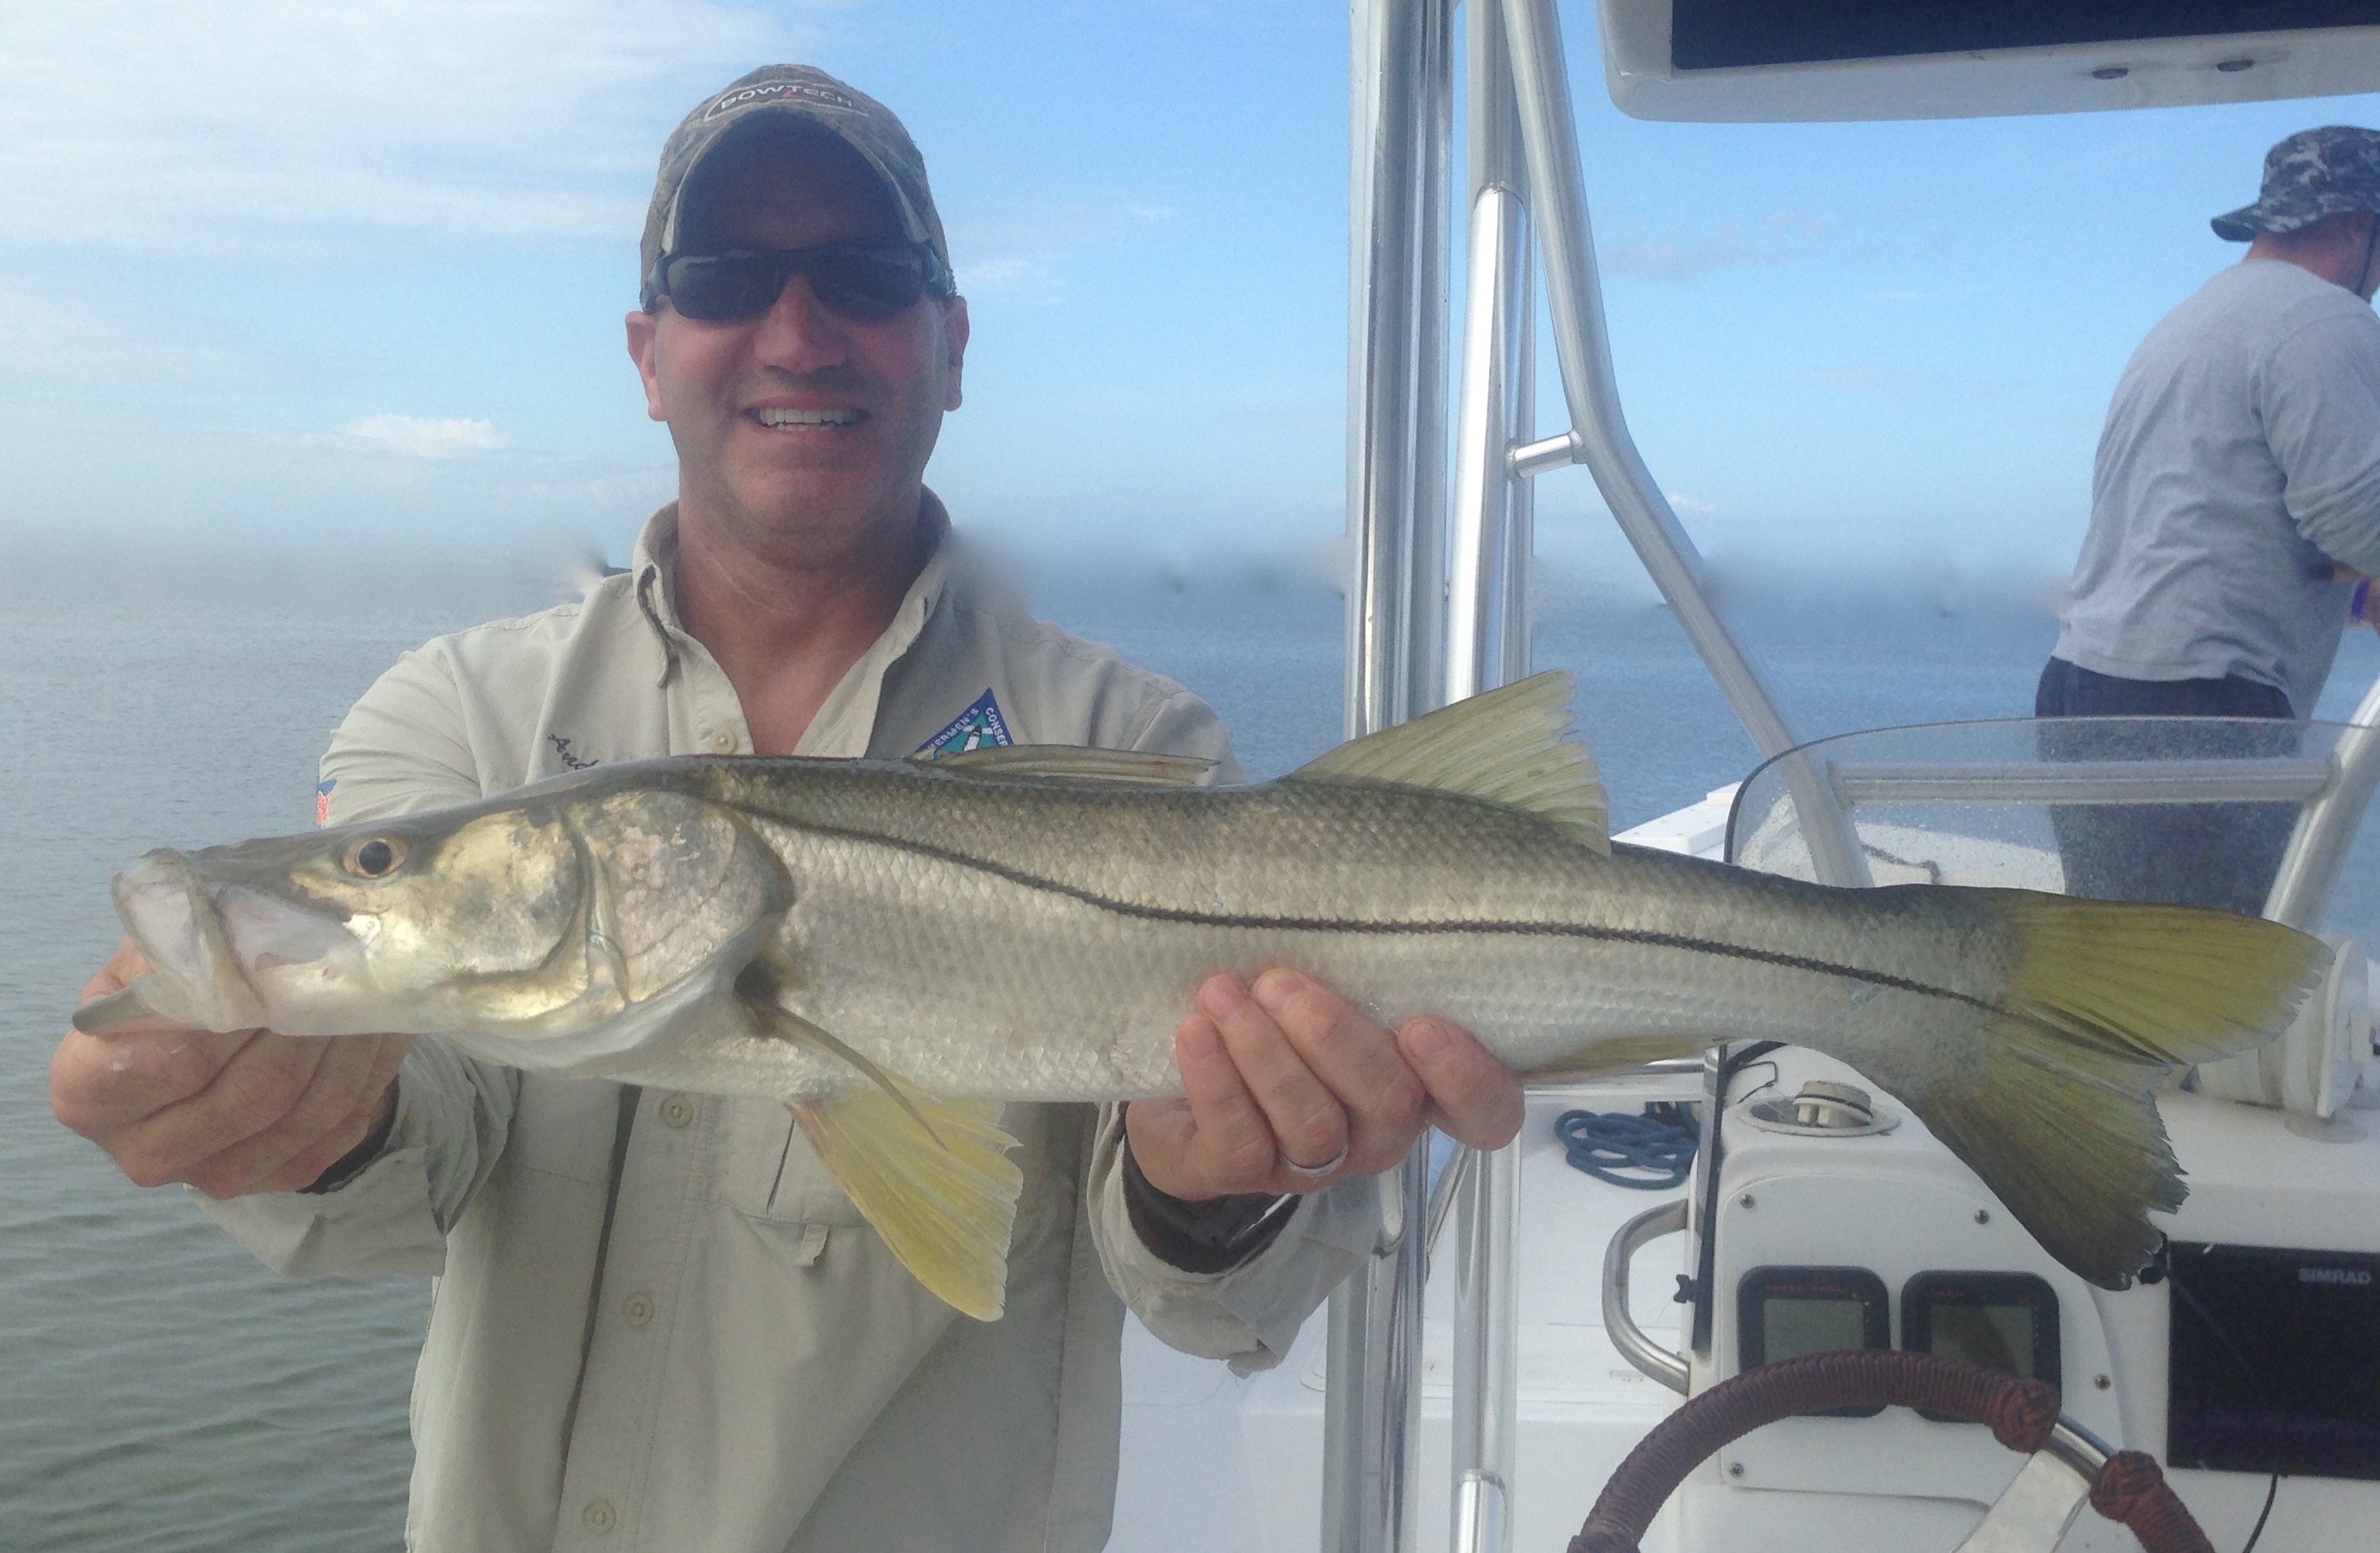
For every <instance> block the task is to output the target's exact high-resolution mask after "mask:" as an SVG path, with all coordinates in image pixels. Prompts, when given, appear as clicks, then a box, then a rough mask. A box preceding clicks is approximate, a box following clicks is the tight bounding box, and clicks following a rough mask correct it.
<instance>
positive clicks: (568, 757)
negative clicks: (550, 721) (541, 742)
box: [545, 734, 602, 771]
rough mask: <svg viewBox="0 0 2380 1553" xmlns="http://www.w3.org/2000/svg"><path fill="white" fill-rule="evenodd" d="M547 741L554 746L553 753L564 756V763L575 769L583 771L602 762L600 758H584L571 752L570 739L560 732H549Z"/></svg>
mask: <svg viewBox="0 0 2380 1553" xmlns="http://www.w3.org/2000/svg"><path fill="white" fill-rule="evenodd" d="M545 742H546V743H548V744H550V745H552V746H553V753H554V754H556V755H558V756H560V757H561V758H562V763H563V764H564V765H565V766H566V767H568V768H569V769H570V770H574V771H583V770H587V769H588V768H589V767H590V766H600V765H601V764H602V762H601V761H600V760H582V759H580V758H578V757H577V756H576V755H573V754H571V753H570V741H569V740H568V739H565V738H564V737H563V736H562V735H561V734H547V735H546V736H545Z"/></svg>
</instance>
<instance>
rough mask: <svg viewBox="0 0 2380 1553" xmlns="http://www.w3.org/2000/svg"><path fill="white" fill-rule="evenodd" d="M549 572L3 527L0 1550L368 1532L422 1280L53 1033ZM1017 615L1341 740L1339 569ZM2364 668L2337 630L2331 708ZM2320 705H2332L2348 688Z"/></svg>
mask: <svg viewBox="0 0 2380 1553" xmlns="http://www.w3.org/2000/svg"><path fill="white" fill-rule="evenodd" d="M558 574H559V568H552V569H548V568H543V567H539V566H533V565H505V564H484V563H480V564H465V563H459V562H458V563H453V564H443V565H441V564H423V563H420V562H418V561H415V562H406V563H398V562H393V561H389V560H384V559H383V560H355V561H350V562H345V563H331V562H306V563H297V562H288V563H283V564H258V563H255V562H252V561H249V562H241V561H233V560H228V559H222V558H216V559H209V558H204V557H200V558H185V559H182V560H179V561H176V562H174V563H172V564H164V563H160V562H157V561H155V560H154V559H153V558H152V559H147V560H134V559H129V558H124V557H115V558H108V559H105V560H104V561H103V563H101V564H94V563H93V562H92V561H91V559H90V558H87V557H43V556H30V557H25V556H20V557H15V558H12V559H11V563H10V564H9V565H7V566H6V567H0V730H5V731H6V734H5V736H6V746H5V747H0V817H5V819H0V1183H5V1186H6V1189H5V1191H0V1549H7V1550H10V1553H35V1550H50V1549H68V1548H72V1549H127V1550H130V1549H157V1550H160V1553H165V1550H173V1553H200V1550H206V1549H218V1548H220V1549H234V1548H237V1549H245V1550H276V1553H277V1550H288V1553H297V1550H300V1549H304V1550H313V1549H320V1548H325V1547H338V1548H341V1549H346V1550H353V1553H372V1550H378V1549H388V1548H395V1547H397V1546H398V1545H399V1539H400V1529H401V1526H402V1523H403V1511H404V1498H405V1482H406V1476H407V1472H408V1471H409V1467H410V1460H409V1450H408V1446H407V1433H406V1396H407V1385H408V1382H409V1378H410V1373H411V1366H412V1362H413V1355H414V1353H415V1350H416V1349H417V1347H418V1345H419V1341H420V1334H421V1329H422V1323H423V1321H424V1319H425V1317H426V1311H427V1297H426V1289H425V1286H424V1285H423V1284H422V1283H421V1282H420V1281H419V1280H402V1279H390V1280H369V1281H358V1280H338V1279H333V1280H321V1281H316V1282H308V1283H295V1282H290V1281H286V1280H281V1279H278V1278H276V1277H274V1276H273V1275H272V1274H270V1273H268V1272H267V1271H265V1270H264V1269H263V1268H261V1267H260V1266H258V1265H257V1264H255V1263H254V1262H252V1261H251V1260H250V1259H249V1257H248V1256H247V1254H246V1253H245V1252H243V1251H241V1250H240V1249H239V1248H238V1247H237V1245H235V1244H233V1243H232V1242H231V1241H230V1240H229V1239H227V1238H226V1237H225V1236H223V1235H221V1234H220V1233H218V1232H217V1231H215V1230H214V1229H213V1228H212V1225H210V1224H209V1223H208V1222H207V1221H206V1220H205V1219H203V1218H202V1217H201V1216H200V1213H199V1212H198V1210H197V1209H196V1207H194V1206H193V1205H192V1204H191V1203H190V1202H189V1201H188V1198H187V1197H186V1196H185V1195H184V1194H183V1193H182V1192H181V1191H180V1190H179V1189H176V1188H167V1189H160V1190H155V1191H142V1190H140V1189H139V1188H136V1187H134V1186H132V1185H130V1184H129V1183H127V1182H126V1181H124V1180H123V1178H122V1177H121V1176H119V1175H118V1174H117V1173H116V1172H115V1170H114V1168H113V1167H112V1166H111V1165H110V1164H109V1163H108V1162H107V1160H106V1159H104V1157H103V1156H102V1155H101V1153H100V1152H99V1151H98V1150H97V1149H96V1148H95V1147H92V1146H91V1145H89V1144H87V1143H85V1142H83V1141H82V1140H81V1139H79V1138H77V1137H75V1136H73V1135H72V1134H68V1133H67V1132H66V1131H65V1130H64V1129H63V1128H61V1127H60V1126H58V1125H57V1123H56V1122H55V1120H54V1119H53V1118H52V1116H51V1113H50V1107H49V1102H48V1096H47V1088H46V1073H47V1066H48V1062H49V1056H50V1053H51V1051H52V1049H54V1048H55V1045H56V1041H57V1037H58V1036H59V1034H60V1032H61V1031H62V1029H63V1025H64V1021H65V1018H66V1015H67V1012H68V1011H69V1010H70V1009H71V1008H72V1007H73V1005H74V1002H75V1001H76V998H77V994H78V991H79V988H80V986H81V984H82V982H83V980H84V978H85V977H87V976H88V975H89V974H90V972H91V970H92V969H93V968H95V967H96V965H98V963H99V961H100V960H101V959H102V958H103V956H104V955H105V953H106V952H107V951H108V950H109V948H110V947H111V946H112V945H113V944H114V942H115V937H116V932H115V922H114V917H113V914H112V912H111V911H110V909H109V905H108V900H107V891H106V880H107V877H108V875H109V873H110V872H111V871H112V870H113V869H115V867H120V866H121V865H122V864H123V863H124V862H125V861H127V860H128V859H129V858H131V857H132V856H134V855H137V854H138V853H140V851H142V850H145V849H146V848H148V847H151V846H156V845H166V844H172V845H182V844H204V843H214V842H221V841H225V840H230V839H235V838H237V837H241V836H247V835H258V834H269V833H273V832H277V831H290V830H297V829H301V828H303V827H304V826H306V825H307V824H309V823H310V821H311V819H312V807H313V800H312V794H313V783H314V775H313V763H314V758H315V757H316V755H317V754H318V753H319V751H320V748H321V746H322V741H323V739H324V737H325V735H326V734H327V733H328V731H329V730H330V728H331V727H332V726H333V725H334V723H335V722H336V721H337V719H338V717H339V716H340V714H341V712H342V711H343V710H345V708H346V705H347V704H348V702H349V701H351V700H352V699H353V698H355V697H356V695H357V694H358V693H359V692H360V691H362V690H363V689H364V687H365V686H367V685H369V684H370V681H371V679H372V677H373V676H374V674H376V673H378V672H379V671H380V670H381V669H382V668H383V667H384V666H385V665H386V664H387V663H388V662H389V661H391V660H392V659H394V657H395V655H396V654H397V653H398V652H399V651H401V650H402V649H405V648H407V647H409V646H411V645H414V644H415V643H417V642H419V640H421V639H422V638H424V637H428V636H431V635H432V634H435V633H437V632H439V631H442V630H447V629H452V628H455V627H457V626H460V625H468V624H470V623H472V622H474V621H478V620H483V619H490V618H494V617H497V616H501V615H505V614H513V613H522V612H524V611H527V610H530V609H535V608H539V607H542V606H543V605H545V604H548V603H551V602H553V601H556V600H557V599H558V598H559V597H561V596H562V594H563V592H564V590H565V589H564V585H563V584H562V583H561V582H560V580H559V576H558ZM1039 603H1040V606H1041V608H1042V610H1043V613H1046V614H1048V615H1050V617H1051V618H1054V619H1057V620H1059V621H1061V622H1062V623H1063V624H1065V625H1069V626H1071V627H1073V628H1074V629H1076V630H1078V631H1080V632H1082V633H1084V634H1085V635H1088V636H1092V637H1099V638H1102V639H1105V640H1108V641H1111V642H1113V643H1115V644H1116V645H1117V646H1118V647H1120V648H1122V649H1123V650H1124V651H1125V652H1126V653H1127V655H1128V656H1130V657H1133V658H1134V659H1135V660H1136V661H1141V662H1143V663H1146V664H1147V665H1149V666H1150V667H1153V668H1156V669H1158V670H1160V671H1161V672H1163V673H1168V674H1171V675H1172V676H1173V677H1174V678H1176V679H1179V680H1180V681H1182V682H1183V683H1184V684H1185V685H1188V686H1191V687H1192V688H1194V689H1196V690H1197V691H1198V692H1200V693H1201V694H1202V695H1204V696H1206V697H1207V698H1208V699H1209V700H1210V701H1211V702H1213V703H1214V704H1215V706H1216V707H1217V708H1218V709H1219V710H1220V711H1221V712H1222V714H1223V715H1224V717H1225V719H1226V721H1227V722H1228V723H1229V724H1230V725H1231V727H1232V728H1233V731H1234V736H1235V738H1236V740H1237V742H1238V745H1239V747H1240V749H1241V752H1242V757H1243V760H1244V763H1245V765H1246V766H1247V767H1248V769H1249V770H1250V771H1251V772H1252V773H1253V774H1255V775H1257V776H1265V775H1270V774H1274V773H1277V772H1279V771H1281V770H1287V769H1288V768H1290V767H1292V766H1293V765H1295V764H1296V763H1298V762H1299V761H1301V760H1303V759H1305V758H1310V757H1311V756H1313V755H1315V754H1317V753H1319V752H1320V751H1321V750H1322V749H1324V748H1326V747H1328V746H1330V744H1332V743H1334V742H1336V739H1337V737H1338V733H1339V728H1340V710H1339V708H1340V696H1341V681H1342V669H1341V654H1342V645H1341V643H1342V634H1341V624H1340V609H1339V603H1338V601H1337V600H1336V599H1334V598H1332V597H1331V596H1330V594H1328V593H1327V592H1324V591H1321V590H1319V589H1316V588H1298V587H1295V586H1290V585H1286V584H1281V583H1278V582H1274V583H1270V584H1252V583H1250V582H1249V581H1248V579H1247V578H1246V577H1245V576H1241V575H1238V574H1231V573H1227V572H1223V571H1219V572H1218V573H1217V574H1216V575H1215V576H1212V577H1208V578H1191V579H1186V580H1185V579H1183V578H1180V577H1175V578H1172V579H1170V580H1169V579H1167V578H1166V577H1164V576H1160V575H1159V574H1158V573H1157V572H1156V570H1155V569H1154V568H1153V567H1152V568H1150V570H1149V572H1148V574H1147V576H1115V575H1112V574H1111V575H1108V576H1103V577H1102V578H1100V579H1099V581H1098V582H1097V583H1096V585H1094V584H1093V583H1091V582H1089V581H1087V580H1085V579H1082V578H1079V577H1077V578H1075V579H1074V580H1072V581H1064V580H1062V581H1061V582H1060V583H1059V584H1057V585H1055V586H1053V587H1051V588H1049V589H1047V590H1046V591H1045V592H1044V594H1043V595H1042V597H1041V598H1040V600H1039ZM1538 620H1539V625H1538V631H1537V637H1536V651H1537V661H1538V663H1539V665H1540V666H1541V667H1543V666H1553V665H1563V666H1567V667H1571V668H1573V669H1575V670H1576V671H1578V673H1579V674H1580V698H1579V705H1580V712H1581V722H1582V723H1583V726H1584V728H1585V734H1586V736H1587V738H1588V739H1589V741H1590V742H1591V743H1592V745H1593V746H1594V747H1595V749H1596V752H1597V757H1598V759H1599V761H1600V763H1601V765H1602V768H1603V770H1604V773H1605V777H1606V780H1607V783H1608V784H1609V787H1610V789H1611V791H1612V795H1613V807H1614V819H1615V824H1616V825H1618V826H1621V827H1624V826H1627V825H1631V824H1633V823H1636V822H1638V821H1640V820H1643V819H1649V818H1651V817H1653V816H1655V815H1657V814H1659V813H1661V812H1664V811H1666V810H1668V809H1670V808H1674V807H1679V806H1680V805H1682V804H1685V803H1689V802H1692V801H1694V800H1695V799H1697V798H1700V797H1701V796H1702V795H1703V794H1704V793H1705V792H1706V790H1707V789H1709V788H1712V787H1715V786H1718V785H1719V784H1721V783H1727V782H1730V781H1734V780H1736V779H1738V778H1740V777H1742V776H1743V774H1744V773H1745V771H1746V770H1748V769H1749V768H1750V767H1751V766H1752V765H1753V764H1754V763H1755V762H1754V754H1753V750H1752V747H1751V745H1750V744H1749V742H1748V741H1747V740H1746V739H1745V738H1744V736H1743V734H1742V733H1741V732H1740V731H1739V730H1738V729H1737V728H1736V727H1735V725H1734V723H1733V722H1732V720H1731V719H1730V717H1729V715H1728V712H1727V710H1726V707H1725V705H1724V703H1723V702H1722V700H1721V699H1720V698H1719V697H1718V693H1717V692H1716V690H1714V689H1713V688H1711V687H1710V686H1709V684H1708V682H1707V681H1706V678H1705V677H1704V676H1703V674H1702V671H1701V669H1700V668H1699V666H1698V664H1697V663H1696V662H1695V661H1694V658H1693V655H1692V654H1691V652H1689V651H1688V650H1687V649H1686V647H1685V644H1684V641H1683V638H1682V636H1681V634H1680V633H1679V631H1678V629H1677V627H1676V625H1675V622H1674V621H1673V620H1672V619H1671V618H1670V615H1669V613H1667V612H1666V611H1665V610H1663V609H1661V608H1660V607H1658V605H1654V604H1649V603H1645V602H1642V601H1635V600H1632V599H1630V598H1628V597H1626V596H1624V595H1620V594H1615V595H1613V596H1609V597H1604V596H1597V595H1595V594H1592V593H1586V592H1583V591H1582V592H1580V593H1578V594H1575V595H1562V594H1559V593H1549V594H1548V597H1546V598H1545V599H1544V600H1542V601H1540V605H1539V610H1538ZM1746 630H1747V634H1748V635H1749V636H1750V637H1751V638H1752V639H1753V641H1754V643H1755V647H1756V648H1757V649H1760V650H1761V651H1762V652H1763V654H1764V655H1765V657H1766V658H1767V661H1768V662H1769V664H1770V666H1771V668H1772V669H1773V670H1774V671H1775V673H1776V677H1777V679H1778V681H1779V684H1780V685H1781V686H1783V687H1784V689H1785V691H1786V692H1787V695H1788V698H1789V700H1790V702H1791V705H1792V707H1793V708H1794V710H1796V712H1797V713H1798V715H1799V717H1800V719H1801V722H1802V725H1803V726H1804V727H1805V728H1807V729H1808V730H1809V731H1810V732H1811V733H1812V734H1824V733H1835V732H1842V731H1848V730H1850V729H1852V728H1857V727H1863V726H1883V725H1890V724H1897V723H1906V722H1925V721H1937V720H1941V719H1945V718H1961V717H1999V716H2015V715H2022V714H2023V713H2024V712H2026V711H2028V710H2030V708H2031V705H2032V687H2033V678H2034V674H2035V673H2037V672H2038V670H2039V667H2040V663H2041V660H2042V657H2043V654H2044V653H2045V651H2046V649H2047V647H2048V644H2049V641H2050V638H2051V627H2050V625H2049V623H2048V621H2047V620H2046V616H2044V615H2043V614H2041V613H2040V612H2039V611H2038V610H2037V609H2034V608H2029V607H2027V606H2026V605H2025V604H2024V603H2023V601H2022V600H2015V599H2010V600H2006V601H1999V602H1998V603H1992V602H1989V601H1985V602H1984V603H1979V604H1977V605H1975V606H1973V607H1970V608H1962V609H1961V610H1959V611H1957V612H1955V613H1942V612H1941V611H1940V610H1939V609H1937V608H1935V607H1933V606H1932V605H1930V604H1926V603H1925V602H1923V601H1919V602H1914V603H1912V602H1907V601H1898V600H1896V599H1894V598H1893V597H1892V596H1891V595H1890V594H1889V592H1888V591H1882V590H1880V591H1878V592H1877V593H1876V595H1875V596H1874V597H1860V598H1853V597H1852V596H1850V595H1849V594H1846V593H1845V592H1844V591H1842V590H1840V589H1837V590H1831V591H1829V592H1828V593H1827V594H1826V595H1824V596H1823V597H1813V598H1811V599H1809V600H1808V601H1806V602H1805V603H1796V602H1794V601H1792V600H1790V599H1789V600H1783V601H1771V602H1770V605H1769V607H1768V608H1767V611H1766V613H1761V614H1758V615H1755V616H1753V617H1750V618H1748V620H1747V622H1746ZM2374 673H2380V640H2374V639H2373V638H2371V637H2359V638H2357V639H2356V640H2355V641H2353V642H2351V643H2350V649H2349V650H2348V651H2347V652H2346V653H2345V654H2344V655H2343V657H2342V663H2341V667H2340V670H2339V672H2338V674H2337V675H2336V676H2335V677H2334V686H2335V688H2334V691H2333V693H2332V696H2331V697H2330V698H2327V699H2326V701H2325V708H2324V710H2325V711H2328V712H2331V713H2332V714H2333V715H2336V714H2338V712H2339V711H2342V710H2345V708H2346V707H2351V705H2352V704H2353V702H2354V700H2355V698H2356V697H2357V695H2358V694H2359V693H2360V692H2361V690H2362V687H2363V686H2365V685H2368V684H2369V683H2370V682H2371V680H2372V678H2373V676H2374ZM2342 698H2343V704H2340V703H2341V702H2342Z"/></svg>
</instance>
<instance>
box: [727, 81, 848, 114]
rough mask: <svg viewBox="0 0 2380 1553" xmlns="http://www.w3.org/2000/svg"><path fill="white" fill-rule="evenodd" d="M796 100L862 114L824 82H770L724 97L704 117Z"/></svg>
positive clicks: (736, 90) (735, 90) (733, 91)
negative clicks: (756, 105) (758, 105)
mask: <svg viewBox="0 0 2380 1553" xmlns="http://www.w3.org/2000/svg"><path fill="white" fill-rule="evenodd" d="M795 99H798V100H799V101H802V102H805V103H820V104H821V105H823V106H825V107H830V108H840V109H842V110H843V111H844V112H845V113H857V112H859V111H860V110H859V104H858V103H856V102H855V101H853V99H852V98H851V97H850V95H849V94H848V93H845V92H843V91H837V90H836V89H835V88H834V87H833V86H832V85H831V84H829V83H827V82H825V81H768V82H764V83H762V84H761V85H759V86H745V87H737V88H735V89H734V90H732V91H727V92H725V93H723V94H722V95H721V97H720V99H719V101H717V102H716V103H711V104H710V109H709V111H707V112H706V113H704V115H702V116H703V119H704V120H705V121H706V122H708V121H709V120H711V119H714V118H717V117H718V116H719V115H722V114H732V113H734V112H735V110H736V109H738V108H745V107H749V106H751V105H752V104H753V103H767V102H782V101H790V100H795Z"/></svg>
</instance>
